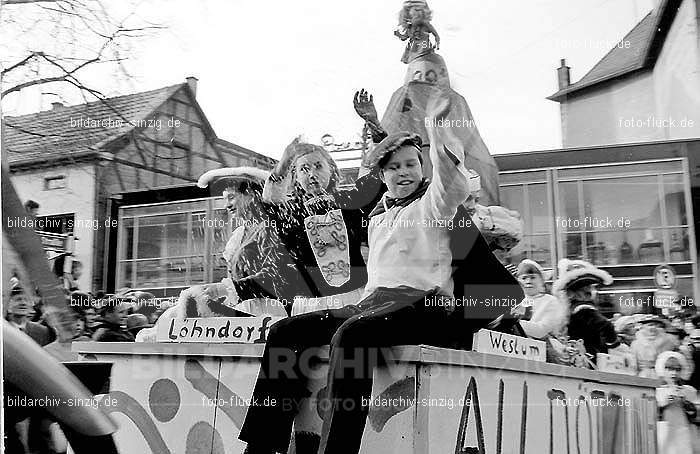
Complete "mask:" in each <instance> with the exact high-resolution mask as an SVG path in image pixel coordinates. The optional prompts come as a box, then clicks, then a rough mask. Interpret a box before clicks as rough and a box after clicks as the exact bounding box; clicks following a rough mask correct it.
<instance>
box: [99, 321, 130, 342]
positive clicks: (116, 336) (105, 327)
mask: <svg viewBox="0 0 700 454" xmlns="http://www.w3.org/2000/svg"><path fill="white" fill-rule="evenodd" d="M93 340H95V341H96V342H134V341H135V340H136V339H135V338H134V336H132V335H131V333H130V332H128V331H127V330H126V329H125V328H122V327H121V325H117V324H115V323H109V322H103V323H102V325H100V327H99V328H97V331H95V334H94V335H93Z"/></svg>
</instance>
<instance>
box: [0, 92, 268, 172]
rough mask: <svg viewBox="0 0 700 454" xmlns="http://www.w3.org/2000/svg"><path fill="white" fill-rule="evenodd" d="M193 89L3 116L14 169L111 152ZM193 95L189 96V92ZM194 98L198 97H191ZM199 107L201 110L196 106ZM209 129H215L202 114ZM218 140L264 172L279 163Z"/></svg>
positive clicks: (223, 148) (220, 147)
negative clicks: (139, 125)
mask: <svg viewBox="0 0 700 454" xmlns="http://www.w3.org/2000/svg"><path fill="white" fill-rule="evenodd" d="M181 89H183V90H189V86H188V85H187V83H181V84H177V85H171V86H168V87H163V88H158V89H156V90H150V91H144V92H140V93H132V94H128V95H123V96H116V97H113V98H107V99H104V100H98V101H93V102H89V103H85V104H78V105H75V106H59V107H54V108H53V109H50V110H45V111H41V112H36V113H32V114H27V115H21V116H15V117H10V116H7V117H5V126H6V128H5V130H4V132H5V134H6V135H5V140H4V142H3V146H4V150H3V151H4V152H5V153H6V156H7V162H8V163H9V164H10V165H11V166H17V165H21V164H32V163H36V162H43V161H52V160H54V159H64V158H70V159H73V160H75V159H78V158H79V157H81V156H94V155H95V153H96V152H98V151H107V150H106V149H105V147H107V146H108V145H109V144H110V143H112V142H114V141H115V140H117V139H119V138H120V137H122V136H123V135H125V134H127V133H129V132H130V131H131V130H132V129H134V128H135V127H136V123H137V122H142V121H144V120H148V119H150V118H153V113H154V112H155V111H156V109H158V107H160V106H161V105H162V104H163V103H165V102H166V101H167V100H168V99H169V98H170V97H172V96H173V95H175V94H176V93H177V92H178V91H179V90H181ZM188 93H189V91H188ZM193 98H194V97H193ZM195 108H198V106H196V105H195ZM200 114H201V115H202V118H203V121H204V122H205V126H206V128H208V129H209V130H211V126H210V125H209V123H208V122H207V120H206V117H205V116H204V114H203V113H202V112H201V110H200ZM211 133H212V135H213V136H214V138H215V140H214V146H215V147H216V148H217V150H218V151H219V152H223V153H227V154H229V155H234V156H237V157H241V158H244V159H248V160H250V159H255V160H256V161H257V162H258V163H259V164H260V166H261V167H272V166H273V165H274V164H275V163H276V162H277V161H276V160H275V159H273V158H270V157H268V156H265V155H262V154H260V153H256V152H254V151H252V150H249V149H247V148H244V147H241V146H239V145H236V144H235V143H231V142H228V141H226V140H223V139H219V138H216V137H215V134H214V132H213V130H211Z"/></svg>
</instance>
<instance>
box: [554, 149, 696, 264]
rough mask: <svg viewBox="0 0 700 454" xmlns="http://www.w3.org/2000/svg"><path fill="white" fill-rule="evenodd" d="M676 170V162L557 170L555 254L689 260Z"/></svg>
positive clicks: (610, 260) (628, 260) (595, 259)
mask: <svg viewBox="0 0 700 454" xmlns="http://www.w3.org/2000/svg"><path fill="white" fill-rule="evenodd" d="M652 171H653V172H655V174H652V173H651V172H652ZM681 171H682V167H681V162H680V161H670V162H662V163H644V164H630V165H610V166H603V167H583V168H577V169H565V170H560V171H559V172H558V174H559V178H560V179H561V178H562V175H564V176H566V178H567V181H560V182H559V183H558V184H557V188H558V197H559V209H558V216H557V217H556V218H555V221H556V226H557V231H558V235H559V237H560V239H561V247H562V254H561V255H562V256H563V257H567V258H570V259H583V260H588V261H590V262H591V263H593V264H595V265H626V264H653V263H661V262H669V261H670V262H683V261H688V260H690V251H689V245H688V235H689V232H688V225H687V220H686V209H685V205H686V202H685V191H684V188H683V179H682V174H681V173H680V172H681ZM642 172H643V173H645V175H639V173H642ZM662 172H673V173H668V174H662ZM613 173H616V174H617V176H616V177H609V175H611V174H613ZM635 173H637V175H635ZM573 176H577V177H580V179H578V180H575V181H570V180H568V178H571V177H573Z"/></svg>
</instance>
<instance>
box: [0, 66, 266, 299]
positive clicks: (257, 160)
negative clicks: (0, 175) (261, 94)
mask: <svg viewBox="0 0 700 454" xmlns="http://www.w3.org/2000/svg"><path fill="white" fill-rule="evenodd" d="M196 85H197V80H196V78H188V80H187V82H186V83H182V84H178V85H173V86H169V87H164V88H160V89H157V90H152V91H148V92H142V93H134V94H129V95H125V96H119V97H115V98H108V99H104V100H100V101H97V102H91V103H87V104H81V105H77V106H62V105H58V104H57V105H54V107H53V109H51V110H48V111H43V112H38V113H35V114H30V115H23V116H17V117H5V118H3V132H4V136H5V139H4V142H3V145H4V148H5V149H4V150H3V152H4V153H5V156H6V157H7V162H8V165H9V167H10V172H11V175H12V182H13V184H14V186H15V189H16V191H17V193H18V195H19V197H20V199H21V200H23V201H26V200H29V199H31V200H34V201H36V202H38V203H39V205H40V208H39V218H38V221H39V222H40V223H41V225H42V226H43V227H42V229H44V228H48V229H49V230H50V231H51V232H52V233H63V234H68V233H71V234H73V235H74V237H75V247H74V251H73V252H74V258H75V259H77V260H79V261H80V262H81V263H82V264H83V274H82V276H81V277H80V279H79V281H78V285H79V288H80V289H81V290H84V291H92V290H104V289H106V288H108V287H111V286H112V285H113V284H114V282H113V280H114V276H113V275H110V268H109V264H108V263H107V262H106V261H105V256H106V255H107V254H105V251H107V250H109V249H110V248H113V247H114V246H113V245H112V243H113V242H114V241H116V232H117V230H118V229H119V228H120V226H119V219H118V210H117V209H116V208H115V207H116V201H117V199H115V198H113V196H114V195H115V194H119V193H123V192H126V191H134V190H142V191H144V190H145V191H147V190H151V189H153V188H159V187H166V186H172V185H183V184H192V183H193V182H196V180H197V178H198V177H199V175H201V174H202V173H204V172H205V171H207V170H210V169H214V168H218V167H223V166H242V165H247V166H254V167H261V168H270V167H271V166H272V165H273V164H274V162H275V161H274V160H273V159H272V158H269V157H267V156H264V155H260V154H258V153H255V152H253V151H251V150H247V149H245V148H242V147H239V146H237V145H235V144H233V143H230V142H227V141H225V140H222V139H220V138H219V137H217V135H216V133H215V132H214V130H213V129H212V127H211V125H210V124H209V121H208V120H207V118H206V116H205V115H204V113H203V111H202V109H201V107H200V106H199V104H198V103H197V99H196ZM46 226H48V227H46ZM3 263H4V265H5V267H4V270H5V271H3V279H4V282H7V279H9V276H11V273H12V272H15V271H19V268H21V265H20V264H19V263H17V259H16V257H15V255H14V254H13V252H12V251H11V250H10V249H9V248H3ZM6 278H7V279H6Z"/></svg>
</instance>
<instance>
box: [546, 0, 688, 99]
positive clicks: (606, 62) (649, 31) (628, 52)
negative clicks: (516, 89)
mask: <svg viewBox="0 0 700 454" xmlns="http://www.w3.org/2000/svg"><path fill="white" fill-rule="evenodd" d="M682 2H683V0H661V1H660V2H659V4H658V6H657V7H656V8H655V9H654V10H652V11H651V12H649V14H647V15H646V16H645V17H644V18H643V19H642V20H641V21H640V22H639V23H638V24H637V25H636V26H635V27H634V28H633V29H632V30H631V31H630V32H629V33H627V35H625V37H624V38H622V40H621V41H620V42H619V43H618V44H617V45H615V47H613V48H612V49H611V50H610V51H609V52H608V53H607V54H606V55H605V56H604V57H603V58H602V59H601V60H600V61H599V62H598V63H596V64H595V66H593V68H591V70H590V71H588V72H587V73H586V74H585V75H584V76H583V77H582V78H581V80H579V81H578V82H575V83H573V84H570V85H569V86H568V87H565V88H563V89H561V90H559V91H558V92H556V93H554V94H553V95H551V96H549V97H548V98H547V99H550V100H552V101H562V100H564V99H566V96H568V95H571V94H572V93H574V92H578V91H580V90H583V89H585V88H590V87H592V86H594V85H598V84H600V83H603V82H606V81H609V80H611V79H616V78H619V77H622V76H625V75H628V74H631V73H634V72H636V71H639V70H642V69H651V68H653V67H654V64H655V63H656V59H657V57H658V56H659V52H660V51H661V47H662V46H663V42H664V40H665V39H666V36H667V34H668V31H669V29H670V28H671V24H672V23H673V19H674V18H675V17H676V13H677V12H678V8H679V7H680V4H681V3H682Z"/></svg>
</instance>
